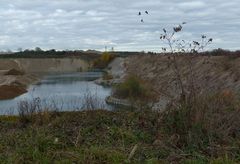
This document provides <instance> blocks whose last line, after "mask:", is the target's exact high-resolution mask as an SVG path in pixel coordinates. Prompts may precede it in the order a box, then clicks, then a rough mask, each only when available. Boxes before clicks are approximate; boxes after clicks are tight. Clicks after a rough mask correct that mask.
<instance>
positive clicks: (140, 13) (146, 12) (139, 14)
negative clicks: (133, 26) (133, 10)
mask: <svg viewBox="0 0 240 164" xmlns="http://www.w3.org/2000/svg"><path fill="white" fill-rule="evenodd" d="M144 14H147V15H148V14H149V13H148V11H145V12H144ZM141 15H142V12H141V11H139V12H138V16H141ZM141 22H142V23H144V20H143V18H142V19H141Z"/></svg>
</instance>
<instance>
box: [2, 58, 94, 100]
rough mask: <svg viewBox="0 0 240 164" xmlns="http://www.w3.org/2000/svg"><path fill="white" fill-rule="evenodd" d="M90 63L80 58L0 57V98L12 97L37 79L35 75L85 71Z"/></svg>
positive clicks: (21, 92) (25, 89) (25, 90)
mask: <svg viewBox="0 0 240 164" xmlns="http://www.w3.org/2000/svg"><path fill="white" fill-rule="evenodd" d="M89 67H90V63H88V62H87V61H85V60H82V59H80V58H59V59H56V58H36V59H33V58H22V59H0V100H3V99H12V98H15V97H17V96H19V95H21V94H23V93H25V92H27V87H28V86H29V85H30V84H33V83H35V82H37V81H38V78H37V76H36V75H39V74H49V73H67V72H80V71H86V70H88V69H89Z"/></svg>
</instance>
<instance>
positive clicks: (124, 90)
mask: <svg viewBox="0 0 240 164" xmlns="http://www.w3.org/2000/svg"><path fill="white" fill-rule="evenodd" d="M113 94H114V96H116V97H118V98H123V99H133V100H137V99H141V100H148V99H152V100H153V99H154V95H153V94H152V89H151V87H150V86H148V85H147V84H146V82H144V81H143V80H141V79H140V78H139V77H137V76H135V75H130V76H128V77H127V78H126V80H125V81H124V82H123V83H121V84H119V85H117V86H115V88H114V91H113Z"/></svg>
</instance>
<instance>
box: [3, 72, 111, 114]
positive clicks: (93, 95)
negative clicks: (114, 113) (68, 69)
mask: <svg viewBox="0 0 240 164" xmlns="http://www.w3.org/2000/svg"><path fill="white" fill-rule="evenodd" d="M99 77H101V73H99V72H83V73H71V74H53V75H48V76H45V77H44V78H43V80H41V81H40V82H39V83H38V84H36V85H32V86H30V87H29V89H28V92H27V93H25V94H23V95H21V96H19V97H17V98H15V99H12V100H3V101H0V114H17V108H18V106H19V103H20V102H22V101H27V102H31V101H33V100H34V99H36V98H38V99H40V105H41V107H42V108H49V109H56V110H61V111H68V110H71V111H72V110H81V109H87V108H88V109H93V108H110V107H109V106H107V104H106V103H105V98H106V97H107V96H109V95H110V92H111V89H110V88H104V87H102V86H99V85H96V84H95V83H94V82H93V80H95V79H97V78H99Z"/></svg>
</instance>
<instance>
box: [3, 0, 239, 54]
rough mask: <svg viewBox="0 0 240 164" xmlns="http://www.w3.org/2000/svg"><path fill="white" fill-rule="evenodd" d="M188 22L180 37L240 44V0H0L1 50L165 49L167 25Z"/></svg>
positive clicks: (225, 45) (231, 45)
mask: <svg viewBox="0 0 240 164" xmlns="http://www.w3.org/2000/svg"><path fill="white" fill-rule="evenodd" d="M145 10H147V11H149V15H146V14H144V15H143V16H138V12H139V11H143V12H144V11H145ZM141 18H143V19H144V23H141V21H140V20H141ZM183 21H185V22H187V25H185V27H184V29H183V32H182V33H181V34H180V35H179V36H178V37H180V38H183V39H185V40H197V39H198V38H200V36H201V34H206V35H207V36H208V37H212V38H213V39H214V42H213V44H212V45H211V46H210V48H219V47H220V48H224V49H231V50H236V49H240V0H168V1H167V0H11V1H10V0H0V51H1V50H7V49H11V50H17V49H18V48H22V49H27V48H34V47H41V48H43V49H53V48H54V49H61V50H62V49H84V50H86V49H97V50H103V49H104V47H105V46H107V47H109V48H110V47H114V48H115V50H122V51H124V50H129V51H135V50H137V51H142V50H145V51H160V50H161V47H163V46H164V45H163V43H162V42H161V41H160V39H159V36H160V34H161V33H162V29H163V28H164V27H166V29H171V27H172V26H174V25H177V24H178V23H181V22H183Z"/></svg>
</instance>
